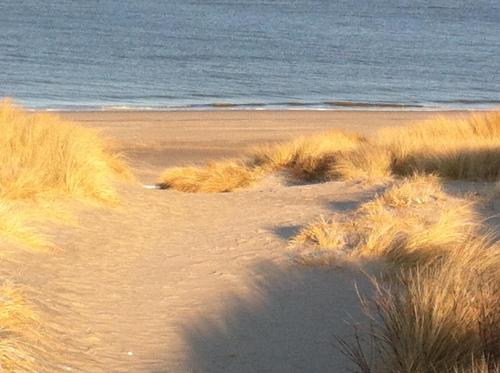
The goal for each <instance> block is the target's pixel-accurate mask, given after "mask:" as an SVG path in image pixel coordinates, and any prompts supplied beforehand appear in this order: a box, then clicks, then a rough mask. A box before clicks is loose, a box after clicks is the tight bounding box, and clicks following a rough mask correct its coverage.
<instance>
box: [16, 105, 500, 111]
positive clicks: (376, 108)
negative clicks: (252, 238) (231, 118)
mask: <svg viewBox="0 0 500 373" xmlns="http://www.w3.org/2000/svg"><path fill="white" fill-rule="evenodd" d="M23 108H24V109H25V110H26V111H29V112H41V113H75V112H76V113H108V112H111V113H137V112H139V113H184V112H226V111H228V112H234V111H236V112H238V111H251V112H253V111H257V112H260V111H263V112H276V111H303V112H323V111H324V112H400V111H402V112H420V111H423V112H434V113H435V112H475V111H480V112H485V111H486V112H487V111H498V110H500V106H491V107H479V106H478V107H467V106H465V107H446V106H439V107H427V106H411V105H409V106H404V105H401V106H399V105H394V106H393V105H373V106H372V105H366V106H365V105H360V106H356V105H353V106H350V105H345V106H339V107H332V108H329V107H308V106H307V105H301V104H298V105H291V106H289V107H261V106H259V107H254V106H252V105H232V104H228V105H225V104H224V105H217V104H215V105H203V106H201V107H196V106H192V107H191V106H190V107H171V108H168V107H167V108H161V107H117V108H113V107H109V108H108V107H104V108H99V107H89V108H85V107H70V108H36V107H35V108H33V107H31V108H30V107H23Z"/></svg>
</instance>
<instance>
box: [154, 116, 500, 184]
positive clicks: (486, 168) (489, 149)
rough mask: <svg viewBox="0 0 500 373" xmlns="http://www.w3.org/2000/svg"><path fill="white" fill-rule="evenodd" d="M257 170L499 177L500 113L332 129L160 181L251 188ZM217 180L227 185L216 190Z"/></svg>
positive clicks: (373, 177) (371, 176)
mask: <svg viewBox="0 0 500 373" xmlns="http://www.w3.org/2000/svg"><path fill="white" fill-rule="evenodd" d="M238 167H239V168H241V171H239V172H238V171H237V170H236V169H237V168H238ZM256 168H258V170H259V172H257V175H260V176H262V175H263V174H266V173H271V172H275V171H280V170H286V171H288V173H289V175H290V176H291V177H292V178H294V179H298V180H302V181H327V180H352V181H362V182H365V183H370V184H373V183H384V182H387V181H389V180H391V178H392V177H393V176H409V175H412V174H414V173H416V172H418V173H424V174H436V175H439V176H442V177H447V178H453V179H464V180H487V181H494V180H499V179H500V113H499V112H485V113H475V114H470V115H462V116H459V115H455V116H446V117H445V116H438V117H435V118H432V119H429V120H428V121H425V122H422V123H417V124H414V125H410V126H406V127H402V128H386V129H383V130H381V131H379V132H378V134H377V136H376V137H375V138H373V139H366V138H364V137H362V136H360V135H358V134H355V133H348V132H344V131H338V130H332V131H327V132H324V133H319V134H315V135H312V136H305V137H301V138H298V139H295V140H292V141H288V142H283V143H279V144H274V145H263V146H260V147H257V148H255V149H254V151H253V152H252V153H251V155H250V158H249V159H248V160H245V161H243V160H242V161H240V162H235V161H231V162H230V163H229V165H227V166H224V163H223V162H222V163H221V162H218V163H217V166H213V165H212V166H211V165H209V166H207V167H198V168H196V169H195V168H193V167H182V168H175V169H173V170H167V171H165V172H164V174H163V175H162V176H161V177H160V180H159V182H160V183H162V184H164V185H166V186H168V187H171V188H174V189H179V190H184V191H189V192H196V191H211V192H218V191H224V192H225V191H231V190H235V189H238V188H243V187H245V186H248V185H250V184H251V182H248V180H249V179H253V181H256V180H258V179H259V177H256V178H252V177H248V176H247V177H243V178H242V175H248V174H249V173H250V171H251V170H254V169H256ZM209 172H214V173H217V175H216V176H214V178H211V177H210V176H208V175H206V174H207V173H209ZM171 179H175V180H176V181H177V182H172V181H171ZM184 181H185V182H184ZM214 181H216V183H217V184H219V183H220V185H217V186H216V187H215V186H214V184H215V183H214ZM204 183H207V184H209V185H208V186H204V185H202V184H204ZM195 184H200V185H199V186H195Z"/></svg>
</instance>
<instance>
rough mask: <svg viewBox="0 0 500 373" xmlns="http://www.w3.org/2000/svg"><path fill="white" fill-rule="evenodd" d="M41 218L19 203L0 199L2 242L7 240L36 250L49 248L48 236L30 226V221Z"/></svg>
mask: <svg viewBox="0 0 500 373" xmlns="http://www.w3.org/2000/svg"><path fill="white" fill-rule="evenodd" d="M39 218H40V216H38V214H32V213H31V212H30V211H28V210H26V209H24V208H21V207H20V206H19V205H17V204H14V203H12V202H7V201H1V200H0V242H1V240H7V241H9V242H13V243H16V244H21V245H22V246H23V247H28V248H30V249H36V250H39V249H45V248H48V247H49V246H50V240H49V239H48V237H46V236H45V235H43V234H41V233H40V232H38V231H37V230H36V229H34V228H31V227H30V226H29V222H31V221H33V220H37V219H39Z"/></svg>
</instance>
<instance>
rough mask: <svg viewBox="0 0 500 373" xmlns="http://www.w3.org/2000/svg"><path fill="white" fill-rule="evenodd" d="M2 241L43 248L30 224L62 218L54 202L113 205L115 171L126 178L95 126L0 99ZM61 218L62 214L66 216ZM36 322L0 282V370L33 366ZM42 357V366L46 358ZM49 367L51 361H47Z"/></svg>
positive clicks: (31, 369)
mask: <svg viewBox="0 0 500 373" xmlns="http://www.w3.org/2000/svg"><path fill="white" fill-rule="evenodd" d="M0 134H1V135H0V242H1V243H2V246H4V250H3V251H2V253H1V254H2V255H4V254H5V253H6V249H5V247H10V244H12V243H14V244H16V246H19V245H21V246H22V247H27V248H30V249H45V248H47V247H48V246H49V245H50V241H49V239H48V237H47V236H45V235H43V234H41V233H39V232H38V231H37V230H36V229H33V228H32V227H31V225H32V223H34V222H41V221H47V220H59V219H62V218H63V216H65V215H66V214H63V212H62V211H59V208H56V200H61V199H62V200H64V199H66V198H67V197H74V198H78V199H84V200H86V201H90V200H93V201H97V202H100V203H115V202H116V201H117V197H116V193H115V190H114V187H113V182H114V180H115V178H116V177H124V178H131V173H130V171H129V170H128V168H127V166H126V165H125V164H124V162H123V161H122V159H121V158H120V156H119V155H118V154H114V153H113V152H111V151H110V150H109V146H108V144H107V143H106V142H105V141H104V140H103V139H101V137H100V136H99V134H98V133H97V132H95V131H93V130H90V129H86V128H82V127H78V126H77V125H75V124H72V123H70V122H67V121H65V120H62V119H60V118H58V117H57V116H54V115H51V114H32V113H27V112H25V111H22V110H21V109H18V108H15V107H14V106H13V105H12V104H11V103H10V102H9V101H1V102H0ZM65 220H66V219H65ZM38 326H39V320H38V317H37V315H36V313H35V312H34V311H33V310H32V309H31V308H30V307H28V306H27V303H26V301H25V300H24V298H23V296H22V294H21V293H20V291H19V290H18V289H17V288H15V287H14V286H13V285H12V284H10V283H4V284H3V285H1V286H0V370H1V371H2V372H3V371H5V372H37V371H40V369H42V368H41V367H42V365H43V366H45V365H47V364H48V362H43V361H37V360H36V358H40V356H39V354H40V351H38V350H37V347H38V346H39V345H40V343H41V342H43V341H46V340H47V339H48V337H47V336H46V335H43V336H42V335H38V334H37V332H36V331H37V330H38ZM46 363H47V364H46ZM49 365H50V364H49Z"/></svg>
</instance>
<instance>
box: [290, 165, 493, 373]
mask: <svg viewBox="0 0 500 373" xmlns="http://www.w3.org/2000/svg"><path fill="white" fill-rule="evenodd" d="M475 210H476V208H475V206H474V205H473V203H472V202H470V201H468V200H466V199H463V198H457V197H452V196H450V195H448V194H447V193H446V192H445V190H444V189H443V187H442V185H441V183H440V179H439V178H438V177H436V176H433V175H413V176H411V177H409V178H405V179H402V180H399V181H396V182H395V183H394V185H393V186H392V187H389V188H388V189H387V190H386V191H385V192H384V193H382V194H381V195H379V196H376V197H375V198H374V199H373V200H371V201H369V202H366V203H364V204H362V205H361V206H360V207H359V208H358V209H356V210H355V211H353V212H348V213H345V214H338V215H334V216H333V217H332V219H330V220H325V219H324V218H321V219H320V220H319V221H318V222H316V223H313V224H311V225H310V226H308V227H305V228H304V229H303V230H302V231H301V232H299V234H298V235H297V237H295V239H294V242H295V243H302V244H304V243H305V244H309V245H313V246H314V247H316V248H317V249H318V250H324V252H325V254H324V255H320V256H318V255H313V256H311V255H310V254H309V253H307V252H306V256H305V257H301V258H300V262H303V263H304V262H305V263H307V264H321V265H324V264H326V263H328V262H330V263H331V262H334V261H339V260H344V259H345V257H348V258H351V259H353V258H360V257H361V258H365V259H366V258H370V259H375V260H377V259H379V258H382V259H385V261H386V263H388V264H389V266H387V267H385V269H386V270H388V272H387V271H386V272H385V274H384V275H383V276H381V277H380V278H378V279H377V278H372V281H373V284H374V293H375V295H374V296H373V298H372V299H371V300H370V301H365V303H364V304H365V310H366V313H367V315H368V317H369V319H370V320H371V325H370V327H369V328H367V329H366V330H363V331H362V333H363V335H361V336H360V335H359V330H358V337H357V338H356V339H355V340H356V341H357V342H355V343H347V342H345V341H342V342H341V346H342V348H343V350H344V351H345V352H346V354H347V355H348V356H349V357H350V358H351V359H352V360H353V362H354V363H355V364H356V366H357V367H358V371H359V372H362V373H382V372H384V373H385V372H388V373H414V372H417V373H436V372H447V373H455V372H469V373H471V372H482V373H486V372H488V373H493V372H495V373H498V369H499V365H498V361H499V359H500V352H499V351H500V350H499V349H498V346H499V345H500V245H499V244H498V241H497V239H496V236H495V235H494V234H488V233H486V232H487V229H486V228H485V227H483V226H482V224H481V222H480V218H479V217H478V216H477V214H476V212H475ZM332 252H333V253H334V254H335V255H332ZM360 338H361V339H362V342H361V343H360V342H359V339H360ZM368 350H369V351H368Z"/></svg>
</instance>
